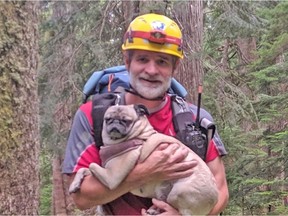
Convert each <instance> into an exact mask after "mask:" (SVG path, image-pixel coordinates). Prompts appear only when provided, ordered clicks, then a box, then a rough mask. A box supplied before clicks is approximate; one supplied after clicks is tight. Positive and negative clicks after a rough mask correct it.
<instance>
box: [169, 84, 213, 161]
mask: <svg viewBox="0 0 288 216" xmlns="http://www.w3.org/2000/svg"><path fill="white" fill-rule="evenodd" d="M202 90H203V88H202V85H199V87H198V101H197V112H196V118H194V119H193V113H192V111H191V110H190V109H189V105H188V104H187V103H186V102H185V101H184V100H183V99H181V98H178V97H176V98H177V99H176V101H177V102H178V110H177V111H176V109H175V107H174V109H173V112H174V114H175V113H176V115H174V117H173V122H174V127H175V132H176V135H177V138H178V139H179V140H181V141H182V142H183V143H184V144H185V145H186V146H188V147H189V148H190V149H192V150H193V151H194V152H195V153H196V154H197V155H199V157H201V158H202V159H203V160H205V158H206V153H207V149H208V144H209V142H210V140H211V139H212V137H213V135H214V132H215V125H214V124H213V123H212V122H211V121H209V120H208V119H207V118H201V116H200V111H201V95H202ZM175 111H176V112H175Z"/></svg>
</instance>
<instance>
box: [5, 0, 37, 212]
mask: <svg viewBox="0 0 288 216" xmlns="http://www.w3.org/2000/svg"><path fill="white" fill-rule="evenodd" d="M37 14H38V3H37V2H35V1H27V2H26V1H0V104H1V105H0V137H1V138H0V179H1V180H0V215H37V214H38V206H39V167H38V166H39V161H38V157H39V124H38V123H39V121H38V119H39V113H38V105H39V104H38V98H37V77H36V75H37V72H36V68H37V62H38V57H37V55H38V45H37V41H38V31H37V24H38V23H37Z"/></svg>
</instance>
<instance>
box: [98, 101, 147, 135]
mask: <svg viewBox="0 0 288 216" xmlns="http://www.w3.org/2000/svg"><path fill="white" fill-rule="evenodd" d="M145 114H148V111H147V109H146V107H145V106H143V105H115V106H111V107H109V108H108V109H107V111H106V112H105V115H104V122H103V130H105V131H104V132H103V134H102V137H103V135H104V136H105V134H106V135H107V136H108V137H109V138H110V139H111V140H118V139H121V138H124V137H126V136H127V135H128V134H129V133H130V131H131V130H132V128H133V127H134V125H135V123H136V122H137V121H138V119H139V117H140V116H143V115H145ZM103 138H104V137H103Z"/></svg>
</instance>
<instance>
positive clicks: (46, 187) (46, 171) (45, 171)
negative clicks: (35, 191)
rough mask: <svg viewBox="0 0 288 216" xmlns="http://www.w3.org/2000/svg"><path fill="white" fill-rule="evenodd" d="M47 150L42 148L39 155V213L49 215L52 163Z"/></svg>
mask: <svg viewBox="0 0 288 216" xmlns="http://www.w3.org/2000/svg"><path fill="white" fill-rule="evenodd" d="M51 160H52V159H51V156H50V154H49V152H47V151H45V150H43V149H42V153H41V155H40V176H41V178H40V184H41V186H40V188H41V190H40V215H51V204H52V203H51V202H52V180H51V179H52V177H51V176H52V165H51Z"/></svg>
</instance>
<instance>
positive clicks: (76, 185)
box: [69, 168, 91, 193]
mask: <svg viewBox="0 0 288 216" xmlns="http://www.w3.org/2000/svg"><path fill="white" fill-rule="evenodd" d="M87 175H91V172H90V170H89V169H88V168H80V169H79V170H78V172H77V173H76V175H75V177H74V180H73V182H72V183H71V185H70V187H69V193H76V192H77V191H78V190H79V189H80V187H81V183H82V181H83V180H84V177H85V176H87Z"/></svg>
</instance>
